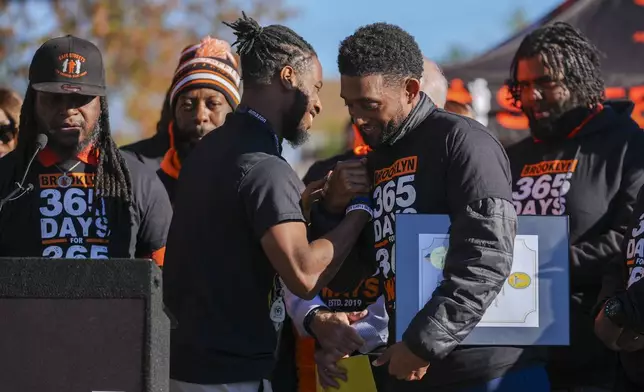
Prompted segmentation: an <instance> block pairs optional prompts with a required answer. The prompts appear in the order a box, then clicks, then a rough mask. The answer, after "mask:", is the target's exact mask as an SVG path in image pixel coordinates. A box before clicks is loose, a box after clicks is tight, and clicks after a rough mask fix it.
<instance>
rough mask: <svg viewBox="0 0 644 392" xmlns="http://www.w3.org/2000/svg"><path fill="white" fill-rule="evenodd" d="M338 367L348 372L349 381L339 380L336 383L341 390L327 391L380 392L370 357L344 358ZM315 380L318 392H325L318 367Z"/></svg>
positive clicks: (331, 389) (332, 389) (330, 389)
mask: <svg viewBox="0 0 644 392" xmlns="http://www.w3.org/2000/svg"><path fill="white" fill-rule="evenodd" d="M338 366H339V367H343V368H345V369H346V370H347V381H342V380H340V379H337V380H336V381H337V382H338V384H340V388H339V389H337V388H329V389H327V390H326V391H338V392H378V390H377V389H376V382H375V381H374V379H373V372H372V371H371V363H370V359H369V356H368V355H356V356H354V357H348V358H343V359H341V360H340V361H338ZM315 379H316V384H317V387H316V391H317V392H325V389H324V388H322V386H321V385H320V381H319V378H318V369H317V366H316V367H315Z"/></svg>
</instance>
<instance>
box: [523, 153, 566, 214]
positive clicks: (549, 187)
mask: <svg viewBox="0 0 644 392" xmlns="http://www.w3.org/2000/svg"><path fill="white" fill-rule="evenodd" d="M578 163H579V161H578V160H577V159H568V160H559V159H557V160H551V161H542V162H538V163H532V164H526V165H524V166H523V169H522V170H521V177H520V178H519V179H518V180H517V181H516V182H515V183H514V186H513V192H512V200H513V204H514V208H515V209H516V210H517V215H563V214H564V212H565V211H566V198H565V196H566V194H567V193H568V192H569V191H570V179H571V178H572V175H573V173H574V172H575V170H577V165H578Z"/></svg>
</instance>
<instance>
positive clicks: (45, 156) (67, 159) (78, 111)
mask: <svg viewBox="0 0 644 392" xmlns="http://www.w3.org/2000/svg"><path fill="white" fill-rule="evenodd" d="M105 95H106V88H105V70H104V67H103V59H102V56H101V52H100V51H99V49H98V48H97V47H96V46H95V45H93V44H92V43H91V42H89V41H86V40H83V39H80V38H77V37H73V36H69V35H68V36H65V37H60V38H54V39H52V40H49V41H47V42H45V43H44V44H43V45H42V46H41V47H40V48H39V49H38V50H37V51H36V54H35V55H34V57H33V60H32V63H31V66H30V69H29V87H28V88H27V92H26V94H25V100H24V103H23V106H22V110H21V113H20V118H21V120H22V121H21V122H20V129H19V132H18V147H17V148H16V150H14V151H13V152H11V153H10V154H8V155H7V156H6V157H4V158H3V159H2V161H1V162H0V199H3V198H6V197H7V195H9V194H11V193H12V192H13V191H14V190H16V189H17V190H18V192H17V193H15V194H14V195H12V197H10V198H9V201H8V202H7V203H6V204H5V205H4V207H3V208H2V209H1V210H0V257H49V258H92V259H97V258H114V257H143V258H152V259H154V260H155V261H156V262H157V263H158V264H162V263H163V255H164V252H165V240H166V235H167V231H168V227H169V224H170V219H171V207H170V202H169V200H168V197H167V194H166V192H165V190H164V188H163V185H162V184H161V182H160V180H159V179H158V177H157V176H156V174H155V173H154V172H152V171H150V170H148V169H147V168H145V167H144V166H143V164H141V163H140V162H139V161H138V160H136V159H135V158H133V157H130V156H125V155H122V154H121V153H120V152H119V150H118V148H117V146H116V144H115V143H114V140H112V137H111V134H110V124H109V112H108V106H107V98H106V96H105ZM44 144H46V146H44Z"/></svg>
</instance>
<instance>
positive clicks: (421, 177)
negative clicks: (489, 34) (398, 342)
mask: <svg viewBox="0 0 644 392" xmlns="http://www.w3.org/2000/svg"><path fill="white" fill-rule="evenodd" d="M427 101H428V100H427ZM393 139H394V141H393V142H391V143H390V144H386V145H383V146H381V147H378V148H377V149H376V150H375V151H373V152H372V153H370V154H369V156H368V165H369V170H370V172H371V174H372V176H373V181H374V184H373V185H374V191H373V195H372V196H373V202H374V212H375V215H374V220H373V222H372V228H373V230H374V232H373V236H374V237H373V240H372V243H371V246H369V250H370V252H372V253H371V254H372V257H373V260H374V262H375V263H376V265H379V266H380V267H381V273H382V281H383V284H384V286H385V287H384V288H383V290H384V292H385V296H386V299H387V304H388V309H389V311H390V317H391V320H395V306H394V304H395V289H394V284H395V263H393V260H392V255H394V254H395V251H394V249H393V248H394V246H395V235H394V233H395V220H394V214H395V213H397V212H400V213H421V214H449V216H450V217H451V220H452V227H451V239H450V251H449V253H448V255H447V260H446V264H445V270H444V274H445V276H446V277H447V279H446V280H445V281H444V282H443V283H442V284H441V285H440V286H439V288H438V289H437V291H436V292H435V295H434V296H433V297H432V299H431V300H430V301H429V302H428V303H427V305H426V306H425V308H424V309H423V310H421V311H420V312H419V313H418V314H417V316H416V317H415V318H414V320H413V321H412V323H411V325H410V326H409V327H408V329H407V330H406V331H405V333H404V335H403V340H404V341H405V342H406V343H407V345H408V346H409V348H410V349H411V350H412V351H413V352H414V353H415V354H416V355H417V356H419V357H421V358H424V359H426V360H428V361H430V363H431V366H430V368H429V371H428V373H427V375H426V376H425V377H424V379H423V380H422V381H420V382H411V383H410V382H399V381H397V380H393V379H391V380H390V385H388V386H387V389H388V390H392V391H403V390H404V391H408V390H416V389H418V388H420V389H421V390H427V389H428V388H432V391H434V390H436V391H438V390H447V389H451V388H454V387H463V386H467V385H474V384H477V383H480V382H485V381H487V380H490V379H493V378H496V377H498V376H500V375H501V374H503V373H505V372H506V371H507V370H508V369H509V368H512V367H514V366H517V364H518V361H519V358H520V357H522V354H523V350H522V349H520V348H514V347H480V346H478V347H464V346H459V344H460V342H461V341H462V340H463V339H464V338H465V337H467V336H468V334H469V333H470V332H471V331H472V329H473V328H474V326H475V325H476V324H477V323H478V322H479V321H480V319H481V317H482V315H483V313H484V312H485V310H486V309H487V307H488V306H489V305H490V304H491V302H492V301H493V299H494V297H495V296H496V295H497V294H498V292H499V290H500V289H501V286H502V285H503V283H504V281H505V279H507V277H508V275H509V273H510V269H511V264H512V252H513V245H514V237H515V234H516V213H515V211H514V208H513V206H512V204H511V189H510V167H509V163H508V160H507V157H506V155H505V152H504V151H503V148H502V147H501V145H500V143H499V142H498V140H496V139H495V138H494V136H492V135H491V134H490V133H489V132H488V131H487V130H486V129H485V128H484V127H483V126H482V125H481V124H479V123H477V122H476V121H473V120H470V119H466V118H464V117H461V116H458V115H455V114H451V113H447V112H445V111H443V110H441V109H437V108H436V107H435V106H434V105H433V104H432V103H431V101H429V102H425V103H424V104H423V103H422V101H421V103H420V104H419V105H417V106H416V108H415V109H414V111H412V113H411V114H410V116H409V117H408V119H407V120H406V121H405V123H404V125H403V126H402V127H401V129H400V132H399V133H398V134H397V135H395V137H394V138H393ZM383 195H387V196H385V197H383ZM316 219H319V217H317V218H316V216H315V215H312V226H315V225H316ZM350 268H352V263H351V262H350V261H349V260H347V261H345V264H344V266H343V269H342V270H341V271H340V272H339V273H338V275H340V276H341V275H342V274H343V273H344V271H345V270H347V269H350ZM338 275H336V278H338ZM395 336H396V334H395V331H394V323H393V322H392V323H390V338H391V343H393V342H394V339H395Z"/></svg>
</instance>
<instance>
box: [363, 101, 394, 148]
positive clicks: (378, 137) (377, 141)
mask: <svg viewBox="0 0 644 392" xmlns="http://www.w3.org/2000/svg"><path fill="white" fill-rule="evenodd" d="M403 122H405V113H404V109H403V107H402V105H400V106H399V107H398V109H396V114H394V116H393V117H392V119H391V120H389V121H387V123H385V124H381V125H378V128H380V131H379V132H376V133H375V134H374V133H372V134H371V135H369V134H367V132H365V131H364V130H363V129H362V127H358V131H359V132H360V135H361V136H362V139H363V140H364V141H365V143H367V145H368V146H369V147H371V148H372V149H374V150H375V149H376V148H378V146H380V145H382V144H383V143H385V141H387V140H390V139H391V138H392V137H394V135H396V134H397V133H398V132H399V131H400V127H401V126H402V124H403Z"/></svg>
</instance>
